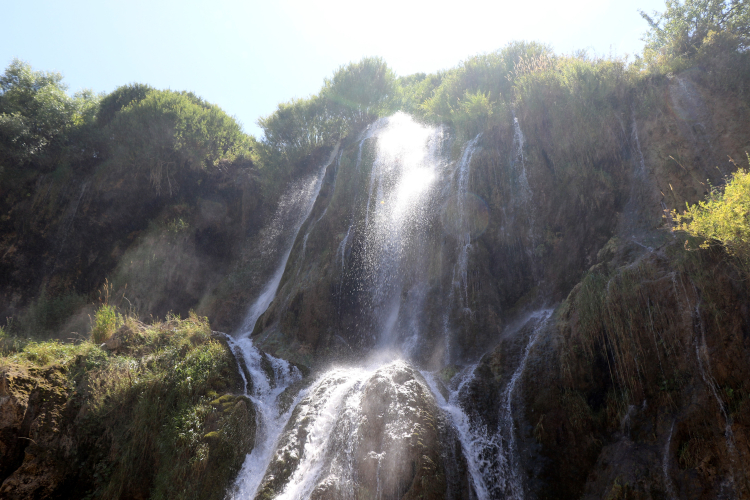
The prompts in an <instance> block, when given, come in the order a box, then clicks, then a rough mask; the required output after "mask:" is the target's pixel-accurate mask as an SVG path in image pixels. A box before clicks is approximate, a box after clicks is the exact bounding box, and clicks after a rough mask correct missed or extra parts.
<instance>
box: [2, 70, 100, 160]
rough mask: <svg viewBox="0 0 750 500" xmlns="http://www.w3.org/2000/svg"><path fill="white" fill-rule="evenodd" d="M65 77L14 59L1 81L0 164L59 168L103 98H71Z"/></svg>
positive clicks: (83, 95)
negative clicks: (71, 140)
mask: <svg viewBox="0 0 750 500" xmlns="http://www.w3.org/2000/svg"><path fill="white" fill-rule="evenodd" d="M66 90H67V86H66V85H65V84H63V83H62V75H60V73H54V72H44V71H34V70H33V69H32V68H31V66H30V65H29V64H27V63H25V62H23V61H20V60H18V59H14V60H13V62H12V63H11V64H10V66H8V68H7V69H6V70H5V73H4V74H3V75H2V77H0V164H10V165H13V166H16V167H20V166H24V165H27V164H29V163H33V164H35V166H37V167H41V168H49V167H51V166H54V165H55V164H56V163H58V162H59V160H60V156H61V155H62V154H63V153H64V150H65V147H66V146H67V145H68V136H69V135H70V133H72V132H74V131H76V130H77V129H79V128H80V127H83V126H86V125H87V124H90V123H91V122H92V120H93V116H94V113H95V110H96V107H97V104H98V99H99V97H98V96H97V95H95V94H94V93H93V92H91V91H81V92H78V93H76V95H75V96H73V97H70V96H69V95H68V94H67V93H66Z"/></svg>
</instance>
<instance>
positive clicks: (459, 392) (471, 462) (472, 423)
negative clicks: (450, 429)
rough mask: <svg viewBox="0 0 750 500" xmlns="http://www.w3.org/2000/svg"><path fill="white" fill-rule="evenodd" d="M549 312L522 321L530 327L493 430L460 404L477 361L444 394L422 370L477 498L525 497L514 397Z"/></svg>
mask: <svg viewBox="0 0 750 500" xmlns="http://www.w3.org/2000/svg"><path fill="white" fill-rule="evenodd" d="M551 315H552V310H550V309H543V310H540V311H535V312H534V313H532V314H531V315H530V316H529V317H528V318H527V319H526V321H524V322H523V324H524V325H526V324H531V325H533V330H532V332H531V335H530V336H529V340H528V342H527V344H526V347H525V349H524V351H523V353H522V355H521V359H520V361H519V363H518V366H517V367H516V369H515V371H514V372H513V375H512V376H511V378H510V381H509V382H508V384H507V385H506V387H505V390H504V392H503V395H502V399H501V401H502V403H501V409H500V427H499V428H498V429H495V430H494V431H492V430H490V429H488V428H487V426H485V425H483V424H482V423H480V422H479V421H477V419H476V418H474V419H472V418H471V417H470V416H469V414H468V413H467V409H466V408H465V407H464V405H463V404H462V400H463V399H464V398H465V391H466V390H467V389H468V387H469V386H470V385H471V381H472V379H473V378H474V373H475V371H476V368H477V365H476V364H474V365H471V366H469V367H468V368H466V369H464V371H463V372H462V373H461V374H459V375H457V376H456V380H457V381H456V382H455V384H454V385H455V387H454V389H453V390H449V395H448V397H447V398H446V397H443V396H442V394H441V391H440V389H439V386H438V382H437V380H436V376H435V374H434V373H424V376H425V379H426V380H427V382H428V383H429V384H430V388H431V389H432V392H433V394H435V395H436V398H437V399H438V403H439V404H440V407H441V409H442V410H443V411H444V412H445V413H446V414H447V415H448V416H449V417H450V420H451V422H452V424H453V425H454V426H455V428H456V430H457V431H458V435H459V438H460V440H461V446H462V447H463V450H464V456H465V458H466V460H467V462H468V469H469V473H470V475H471V480H472V483H473V487H474V491H475V494H476V495H477V499H478V500H487V499H491V498H512V499H522V498H524V497H525V495H524V482H523V477H522V473H521V471H520V463H519V460H518V445H517V443H516V431H515V421H516V420H517V419H518V418H519V415H518V412H517V405H516V404H515V399H516V397H517V396H516V394H517V389H518V385H519V382H520V379H521V377H522V376H523V374H524V372H525V370H526V364H527V361H528V358H529V354H530V353H531V350H532V348H533V347H534V345H535V344H536V342H537V340H538V339H539V335H540V333H541V332H542V331H543V330H544V328H545V326H546V325H547V321H548V320H549V318H550V317H551Z"/></svg>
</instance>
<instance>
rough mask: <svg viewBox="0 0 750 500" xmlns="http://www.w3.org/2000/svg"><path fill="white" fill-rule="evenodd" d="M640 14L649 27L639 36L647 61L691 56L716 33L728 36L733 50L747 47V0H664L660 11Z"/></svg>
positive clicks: (749, 20) (749, 37)
mask: <svg viewBox="0 0 750 500" xmlns="http://www.w3.org/2000/svg"><path fill="white" fill-rule="evenodd" d="M640 13H641V16H642V17H643V18H644V19H645V20H646V22H647V23H648V24H649V26H650V29H649V31H648V32H647V33H646V34H645V36H644V38H643V40H644V41H645V42H646V47H645V50H644V54H645V56H646V59H647V60H649V61H654V60H658V59H659V58H660V57H668V58H674V57H690V56H694V55H695V54H697V53H698V52H699V51H700V49H701V48H702V46H703V45H704V44H705V43H706V42H708V41H711V40H712V39H713V38H715V37H717V36H718V37H722V38H723V39H724V40H727V39H730V40H731V41H732V45H733V48H734V49H735V50H739V51H742V50H745V49H747V48H748V47H750V2H747V0H684V1H681V0H666V10H665V11H664V12H661V13H660V12H654V13H653V14H652V15H650V16H649V15H648V14H646V13H645V12H643V11H640Z"/></svg>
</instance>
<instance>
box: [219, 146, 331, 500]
mask: <svg viewBox="0 0 750 500" xmlns="http://www.w3.org/2000/svg"><path fill="white" fill-rule="evenodd" d="M337 153H338V144H337V145H336V147H335V148H334V150H333V152H332V153H331V156H330V158H329V160H328V162H327V163H326V164H325V165H323V166H322V167H321V168H320V170H319V172H318V173H317V174H316V175H313V176H311V177H309V178H307V179H305V180H304V181H303V182H301V183H298V184H295V185H293V186H292V187H291V188H290V189H289V190H288V191H287V192H286V193H285V194H284V195H282V197H281V200H280V202H279V207H278V209H277V211H276V214H275V215H274V218H273V221H272V223H271V225H272V227H273V228H274V231H273V232H272V233H273V234H278V235H282V236H278V238H279V239H281V238H283V237H286V241H287V249H286V251H285V253H284V254H283V257H282V258H281V261H280V263H279V265H278V267H277V268H276V271H275V272H274V273H273V275H272V276H271V279H270V280H269V281H268V283H267V284H266V285H265V287H263V289H262V291H261V293H260V295H259V296H258V298H257V299H256V300H255V302H254V303H253V304H252V306H251V307H250V310H249V311H248V314H247V317H246V318H245V321H244V323H243V326H242V329H241V332H240V334H239V335H238V336H237V338H231V337H230V338H229V339H228V343H229V345H230V347H231V348H232V350H233V352H234V353H235V355H236V356H237V358H238V360H242V361H241V362H239V361H238V364H239V371H240V374H242V377H243V380H244V382H245V388H246V389H245V395H246V396H248V397H249V398H250V399H251V401H252V402H253V403H254V404H255V408H256V432H255V436H256V437H255V447H254V448H253V450H252V452H251V453H250V454H249V455H248V456H247V458H246V459H245V462H244V464H243V466H242V469H241V470H240V473H239V474H238V476H237V482H236V485H235V488H234V491H233V492H231V493H230V495H231V496H232V497H233V498H238V499H239V498H253V497H254V495H255V492H256V491H257V489H258V486H259V485H260V482H261V480H262V479H263V471H265V469H266V467H267V466H268V463H269V461H270V459H271V453H272V452H273V450H274V448H275V444H276V441H277V439H278V436H279V434H280V433H281V431H282V430H283V428H284V426H285V425H286V423H287V421H288V420H289V417H290V416H291V412H292V409H293V408H294V405H292V406H291V407H290V409H289V410H288V411H286V412H282V411H281V409H280V408H279V405H278V397H279V395H280V394H281V393H282V392H283V391H284V390H285V389H286V388H287V387H289V385H291V384H292V383H293V382H295V381H297V380H299V379H300V378H301V374H300V372H299V370H298V369H297V368H295V367H293V366H291V365H290V364H289V363H288V362H287V361H285V360H282V359H278V358H275V357H273V356H269V355H267V354H265V353H261V352H260V351H259V350H258V349H257V348H256V347H255V346H254V345H253V342H252V340H251V339H250V334H251V333H252V331H253V329H254V328H255V323H256V322H257V321H258V318H259V317H260V316H261V315H262V314H263V313H264V312H265V311H266V309H268V306H269V305H270V304H271V301H273V299H274V297H275V296H276V292H277V290H278V288H279V284H280V283H281V278H282V276H283V274H284V270H285V269H286V265H287V262H288V260H289V256H290V254H291V252H292V248H293V246H294V241H295V239H296V238H297V235H298V233H299V231H300V228H301V227H302V225H303V224H304V222H305V221H306V220H307V218H308V217H309V216H310V212H311V211H312V209H313V206H314V205H315V200H316V199H317V197H318V193H320V188H321V185H322V183H323V177H324V176H325V172H326V169H327V168H328V166H329V165H330V164H331V163H332V162H333V159H334V158H335V157H336V154H337ZM290 207H291V208H290ZM289 213H291V214H293V217H291V218H289V217H285V216H286V215H287V214H289ZM289 219H291V220H289ZM284 222H287V225H288V226H291V228H290V229H289V230H287V232H288V234H284ZM264 364H265V365H266V366H264ZM268 368H270V369H268ZM247 377H249V378H250V380H248V379H247ZM248 387H250V390H249V391H248ZM302 395H303V394H300V395H298V396H297V397H298V398H300V397H302Z"/></svg>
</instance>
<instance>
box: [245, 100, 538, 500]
mask: <svg viewBox="0 0 750 500" xmlns="http://www.w3.org/2000/svg"><path fill="white" fill-rule="evenodd" d="M516 124H517V123H516ZM479 139H480V136H477V137H475V138H473V139H472V140H470V141H468V142H467V143H466V144H465V145H463V148H462V151H461V154H460V156H459V158H458V159H455V160H453V159H451V157H450V148H446V144H447V143H448V141H449V140H450V137H449V135H448V134H447V131H446V130H445V129H444V128H442V127H430V126H426V125H422V124H419V123H417V122H415V121H414V120H413V119H411V118H410V117H409V116H407V115H405V114H403V113H397V114H395V115H393V116H391V117H388V118H383V119H380V120H378V121H377V122H375V123H374V124H372V125H371V126H370V127H368V129H367V130H365V132H364V133H363V134H362V135H361V136H360V140H359V145H358V154H357V163H356V166H355V168H356V170H357V171H358V172H359V171H365V170H364V168H365V165H363V159H362V156H363V155H362V149H363V145H364V142H365V141H367V140H372V141H374V142H373V145H374V152H375V154H374V159H373V160H372V164H371V167H370V171H369V175H368V179H367V180H368V181H369V184H368V185H367V186H363V187H364V189H365V190H366V205H365V206H364V207H362V209H361V210H359V211H357V210H352V212H351V213H352V215H351V217H350V219H349V220H347V221H346V222H345V224H347V225H348V227H347V226H344V227H342V228H341V229H340V230H341V231H342V233H343V231H344V230H345V231H346V232H345V235H344V237H343V239H342V241H341V242H338V243H337V244H335V245H334V246H333V247H331V249H330V252H331V257H330V259H331V261H332V263H333V266H329V269H332V270H331V271H329V272H332V273H340V274H341V276H340V277H338V276H337V278H338V279H339V280H340V283H339V293H341V290H342V289H343V285H344V282H343V278H344V271H345V268H346V267H348V264H347V258H348V257H347V255H348V254H347V247H348V246H349V245H355V246H356V248H357V251H356V253H353V254H352V256H351V258H352V259H355V260H356V262H353V263H352V268H351V269H356V270H357V273H356V274H357V275H356V276H354V275H352V276H351V277H349V276H347V279H352V280H356V287H357V291H358V294H359V298H358V300H360V304H361V306H362V307H361V308H362V311H361V312H360V314H361V315H362V317H363V318H364V319H363V320H362V321H360V324H358V325H357V326H358V327H359V328H360V329H361V331H360V332H357V334H359V335H362V336H363V338H369V340H370V342H369V344H368V345H370V346H371V352H370V355H369V357H367V359H363V360H361V362H360V363H359V364H358V366H331V367H328V369H326V370H320V371H319V372H317V373H316V375H315V376H314V377H311V378H312V379H313V381H312V382H311V384H310V385H309V386H308V387H307V388H306V389H302V390H299V391H298V393H297V394H296V396H293V397H292V395H288V396H290V397H292V398H293V401H292V402H291V405H290V406H289V407H283V408H282V407H281V405H280V403H279V401H278V399H279V395H280V394H281V393H282V392H284V391H285V390H286V389H287V388H289V386H290V385H291V384H292V383H294V382H295V381H296V380H299V379H300V378H301V376H300V374H299V372H298V371H297V370H296V368H294V367H292V366H291V365H289V364H288V363H286V362H285V361H282V360H279V359H276V358H273V357H272V356H268V355H267V354H265V353H262V352H261V351H260V350H258V349H257V348H255V347H254V346H253V345H252V342H251V340H250V339H249V338H248V336H249V334H250V332H252V330H253V329H254V328H255V323H256V322H257V320H258V318H259V317H260V316H261V315H262V314H263V312H264V311H265V310H266V309H267V308H268V306H269V304H270V303H271V301H272V300H273V299H274V297H275V296H276V292H277V289H278V288H279V284H280V282H281V279H282V276H283V274H284V272H285V269H286V268H287V261H288V260H289V258H290V255H291V253H292V249H293V246H294V240H296V238H297V237H298V233H299V232H300V228H301V227H303V224H304V223H305V221H306V220H308V219H309V218H310V214H311V212H312V208H313V205H314V203H315V199H316V198H317V196H318V193H319V191H320V187H321V184H322V180H323V176H324V174H325V170H326V166H324V167H322V168H321V171H320V172H319V173H318V174H316V175H315V176H312V177H310V178H308V179H306V180H304V181H302V182H300V183H298V184H295V186H294V187H293V189H291V190H290V192H289V193H288V194H287V195H285V197H283V198H282V202H280V208H279V215H278V216H277V217H275V219H274V222H273V223H272V225H280V226H283V227H281V228H277V229H275V230H274V231H275V233H274V234H276V233H278V234H280V235H281V236H278V237H277V240H278V241H284V242H286V245H285V248H284V253H283V257H282V259H281V261H280V262H279V265H278V267H277V268H276V271H275V272H274V274H273V275H272V276H271V277H270V279H269V280H268V283H267V284H266V286H265V287H264V288H263V290H262V292H261V294H260V296H259V297H258V299H257V300H256V302H255V303H254V304H253V305H252V306H251V307H250V310H249V312H248V315H247V318H246V321H245V323H244V326H243V335H244V336H243V338H239V339H237V340H232V341H231V342H230V344H231V345H232V347H233V349H234V351H235V352H237V353H238V355H239V356H238V357H240V358H241V359H242V362H244V364H245V365H246V366H245V367H244V373H243V376H245V377H246V385H247V386H248V387H250V389H249V390H248V394H247V395H248V397H250V398H251V399H252V401H253V403H254V404H255V406H256V409H257V415H258V426H257V433H256V445H255V448H254V449H253V450H252V452H251V453H250V454H249V455H248V456H247V458H246V460H245V463H244V465H243V467H242V470H241V471H240V474H239V476H238V479H237V481H236V484H235V486H234V488H233V490H232V492H231V497H232V498H236V499H240V498H242V499H252V498H284V499H297V498H300V499H302V498H311V497H312V498H342V499H343V498H360V497H362V496H365V497H372V498H393V497H400V496H402V495H403V488H406V487H409V488H412V489H416V490H419V488H423V487H425V485H429V483H430V482H431V481H432V482H434V479H429V480H427V479H418V478H419V477H421V476H420V474H427V475H426V476H424V477H425V478H426V477H430V478H432V477H433V476H432V475H430V474H435V473H436V472H435V471H434V467H436V465H435V464H438V463H441V461H442V460H444V458H440V456H438V455H434V456H431V455H430V454H431V453H432V454H434V453H437V452H436V450H437V449H440V450H442V451H441V452H440V453H442V454H443V455H442V456H443V457H445V456H446V454H448V455H450V456H452V455H451V454H456V457H454V458H455V460H454V461H453V463H454V465H452V467H457V465H455V464H457V463H459V461H461V463H465V464H466V476H468V478H467V477H463V476H462V477H463V479H456V477H457V476H456V474H458V472H456V471H453V470H451V471H445V472H444V474H443V475H442V476H440V477H443V480H444V481H445V483H444V484H443V483H440V486H439V488H440V489H441V491H445V492H446V493H445V495H446V498H465V497H466V495H467V494H469V492H470V491H473V495H475V496H477V497H478V498H480V499H489V498H496V497H497V496H498V494H503V495H505V494H508V495H511V494H512V495H516V496H517V497H520V496H522V494H523V480H522V478H521V476H522V474H521V473H520V463H519V460H518V457H517V454H518V450H517V448H518V446H517V444H516V435H515V429H514V427H515V421H516V420H517V419H518V418H520V416H521V415H520V414H519V410H518V404H517V402H516V399H517V392H518V386H519V385H520V379H521V376H522V374H523V373H524V370H525V368H526V364H527V360H528V358H529V356H530V352H531V351H532V348H533V346H534V345H535V343H536V341H537V339H538V337H539V335H540V332H541V330H542V329H543V326H544V324H545V322H546V320H547V318H548V317H549V316H550V311H548V310H545V311H539V312H537V313H535V314H533V315H532V316H531V317H530V318H529V319H528V321H531V322H532V323H531V324H532V325H533V328H532V332H531V335H530V337H529V340H528V344H527V345H526V348H525V350H524V351H523V352H522V353H521V355H520V357H519V362H518V366H517V368H516V371H515V373H514V374H513V377H512V378H511V379H510V380H509V382H508V384H507V385H506V387H505V391H504V393H503V395H502V397H503V402H502V405H501V410H500V412H501V414H500V415H499V419H500V422H501V423H502V424H501V428H499V429H489V428H488V427H487V426H486V425H484V424H482V423H481V421H480V420H477V418H475V417H474V416H472V415H470V413H469V412H468V411H467V408H466V407H465V406H464V403H463V402H462V401H463V398H464V397H465V391H466V390H468V388H469V387H470V386H471V383H472V380H473V377H474V368H476V366H477V365H476V364H475V365H471V366H469V367H468V368H465V369H464V370H463V372H462V374H461V376H460V377H459V378H458V382H457V383H456V385H455V387H454V388H453V389H452V390H450V391H449V393H448V394H447V395H446V394H443V393H442V392H441V389H440V387H439V385H440V384H439V383H438V382H437V380H436V376H435V373H433V372H429V371H426V369H427V368H426V366H427V361H430V360H432V361H434V360H436V359H437V360H447V359H449V353H450V335H449V334H448V332H449V324H448V323H449V317H448V315H447V313H446V314H445V316H444V327H445V339H444V344H445V345H444V346H442V347H441V346H440V344H439V343H434V344H430V343H429V342H430V340H429V336H428V335H425V325H426V321H425V319H424V318H425V316H428V315H429V314H430V312H429V309H428V308H430V307H433V308H437V310H438V311H440V314H442V313H443V312H444V311H450V310H452V309H455V308H456V307H460V308H462V310H468V307H469V290H468V286H469V285H468V271H467V268H468V260H469V253H470V249H471V243H472V241H473V239H474V238H476V237H478V236H479V235H480V234H481V233H482V232H483V231H484V229H485V228H486V227H487V217H488V215H487V207H486V204H485V203H484V202H483V201H482V200H481V199H480V198H479V197H478V196H476V195H474V194H473V193H471V192H470V190H469V184H470V183H469V179H470V168H471V160H472V156H473V155H474V153H475V152H476V151H477V150H478V145H477V144H478V141H479ZM518 142H519V145H518V147H519V151H520V152H521V154H522V151H523V135H522V134H521V133H520V128H518ZM336 154H337V151H336V150H334V152H333V153H332V154H331V158H330V159H329V163H328V164H330V163H331V162H332V161H334V158H335V157H336ZM340 158H341V157H340V156H339V160H340ZM521 167H522V175H521V178H522V179H525V170H523V166H522V163H521ZM522 184H523V181H522ZM525 185H527V183H526V184H525ZM363 193H364V191H363ZM355 201H356V197H355ZM361 201H362V202H363V203H364V202H365V196H363V197H362V199H361ZM292 204H294V205H295V207H296V210H297V213H298V215H297V217H291V216H288V215H286V214H287V208H288V207H289V206H291V205H292ZM327 210H328V207H326V208H325V210H324V211H323V212H322V214H321V215H320V216H318V217H316V220H315V221H311V222H310V223H309V224H308V225H307V226H306V230H305V233H304V235H303V236H302V239H301V241H302V244H301V245H300V249H299V251H298V252H299V253H298V254H297V256H296V257H295V259H296V262H299V261H300V259H303V258H304V252H305V250H306V246H305V243H306V241H307V239H308V237H311V236H312V235H313V234H315V231H319V230H320V229H319V226H320V225H318V224H317V222H318V221H319V220H320V219H321V218H322V217H323V215H325V213H326V211H327ZM339 213H340V212H339ZM444 239H446V241H450V242H451V246H448V247H446V248H448V249H452V250H453V251H452V252H450V251H449V252H446V253H445V257H440V258H445V259H447V262H446V263H445V265H447V266H448V267H446V269H447V270H448V273H450V276H451V279H450V283H449V287H450V288H449V290H450V292H449V293H448V294H447V295H448V296H445V297H444V296H443V295H440V296H439V298H437V299H435V300H437V301H438V302H437V303H431V300H433V299H430V300H428V297H435V294H434V292H436V291H437V292H439V291H440V287H441V286H443V285H441V282H440V281H439V280H436V279H435V277H434V275H433V274H431V270H430V266H431V265H435V264H434V262H433V261H431V260H430V259H431V257H430V256H431V255H434V253H433V254H431V253H430V252H431V251H433V252H434V248H436V247H437V246H438V245H439V244H440V242H442V241H443V240H444ZM453 245H455V246H453ZM277 246H278V245H277ZM339 259H340V262H339ZM295 265H298V264H295ZM451 271H452V272H451ZM431 292H433V295H430V293H431ZM339 300H340V297H339ZM454 303H455V304H454ZM340 309H341V305H340V304H339V314H341V311H340ZM433 314H434V313H433ZM438 317H440V316H438ZM452 333H458V332H452ZM515 333H518V332H517V331H513V332H510V333H509V334H515ZM433 335H434V333H433ZM337 338H340V339H341V341H342V342H344V343H347V342H346V340H345V339H342V338H341V337H340V336H337ZM347 345H348V343H347ZM433 349H434V350H436V352H437V353H441V354H442V355H441V356H437V355H435V353H433V352H432V351H431V350H433ZM440 349H444V350H443V351H441V350H440ZM417 367H419V368H417ZM432 367H433V368H434V364H433V365H432ZM285 399H286V400H287V401H288V399H289V398H287V397H286V396H285ZM430 415H431V416H432V417H430V418H435V419H437V420H436V421H431V422H432V423H430V424H429V425H427V423H426V422H425V418H426V417H425V416H430ZM438 421H439V422H440V423H438ZM417 436H419V438H418V439H417ZM424 442H432V443H435V445H434V446H433V447H432V448H430V447H428V446H426V445H425V444H424ZM450 443H453V444H450ZM436 446H438V448H436ZM450 450H453V451H450ZM459 455H460V456H461V457H463V458H461V459H460V460H459V458H457V457H458V456H459ZM405 464H411V465H410V467H411V469H409V467H405ZM461 474H463V473H461ZM451 478H453V479H451ZM425 481H426V482H425ZM462 481H463V482H462ZM465 481H468V483H467V482H465ZM467 485H468V486H467ZM466 488H469V490H466ZM416 490H415V492H414V493H413V494H414V495H419V494H418V493H417V492H416ZM365 492H367V493H365Z"/></svg>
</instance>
